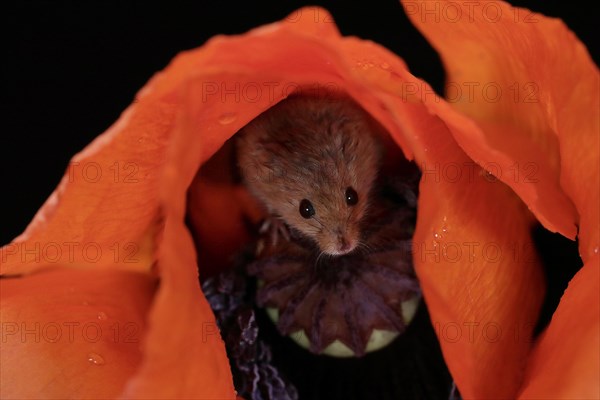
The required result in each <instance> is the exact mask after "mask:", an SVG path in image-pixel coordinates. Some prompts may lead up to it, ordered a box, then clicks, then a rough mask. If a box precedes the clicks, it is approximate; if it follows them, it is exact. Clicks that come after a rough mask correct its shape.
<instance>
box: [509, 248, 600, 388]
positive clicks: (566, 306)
mask: <svg viewBox="0 0 600 400" xmlns="http://www.w3.org/2000/svg"><path fill="white" fill-rule="evenodd" d="M599 271H600V261H599V256H598V255H596V256H594V257H592V258H591V259H590V260H589V261H588V262H587V263H586V264H585V265H584V266H583V268H582V269H581V270H580V271H579V272H578V273H577V274H576V275H575V277H574V278H573V279H572V280H571V282H570V283H569V287H568V288H567V290H565V293H564V295H563V297H562V299H561V301H560V304H559V306H558V308H557V310H556V312H555V313H554V315H553V317H552V322H551V323H550V326H549V327H548V329H547V330H546V331H545V332H544V333H543V335H542V336H541V338H540V340H539V341H538V343H537V345H536V348H535V350H534V351H533V352H532V355H531V359H530V361H529V365H528V369H527V375H526V379H525V383H524V390H523V392H522V393H521V395H520V396H519V398H521V399H548V398H554V399H598V398H600V382H599V381H598V377H599V376H600V358H599V357H598V355H599V354H600V274H599Z"/></svg>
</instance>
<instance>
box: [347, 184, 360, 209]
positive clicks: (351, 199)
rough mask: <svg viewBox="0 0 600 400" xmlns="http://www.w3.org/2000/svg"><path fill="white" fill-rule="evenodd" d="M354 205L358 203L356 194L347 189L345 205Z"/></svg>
mask: <svg viewBox="0 0 600 400" xmlns="http://www.w3.org/2000/svg"><path fill="white" fill-rule="evenodd" d="M356 203H358V193H356V190H354V189H352V187H348V188H347V189H346V204H348V205H349V206H354V205H356Z"/></svg>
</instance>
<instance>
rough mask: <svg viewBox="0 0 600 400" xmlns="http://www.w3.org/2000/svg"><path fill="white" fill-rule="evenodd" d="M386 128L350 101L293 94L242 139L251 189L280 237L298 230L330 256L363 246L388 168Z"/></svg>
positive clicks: (244, 169)
mask: <svg viewBox="0 0 600 400" xmlns="http://www.w3.org/2000/svg"><path fill="white" fill-rule="evenodd" d="M378 127H379V125H378V124H377V123H376V122H375V121H374V120H373V118H372V117H371V116H370V115H369V114H368V113H367V112H366V111H365V110H363V109H362V108H361V107H360V106H359V105H358V104H356V103H355V102H354V101H353V100H351V99H350V98H349V97H347V96H344V95H341V94H337V93H336V94H327V95H321V96H308V95H292V96H290V97H288V98H287V99H285V100H283V101H281V102H279V103H278V104H276V105H275V106H273V107H271V108H270V109H268V110H267V111H265V112H264V113H263V114H261V115H259V116H258V117H257V118H255V119H254V120H253V121H251V122H250V123H248V125H246V126H245V127H244V128H242V130H241V131H240V132H239V134H238V135H237V137H236V139H238V140H237V144H236V146H237V156H238V163H239V166H240V170H241V174H242V178H243V180H244V183H245V184H246V186H247V188H248V189H249V191H250V192H251V193H252V194H253V195H254V196H255V197H256V198H257V199H258V200H259V201H260V202H261V203H262V204H263V205H264V207H265V208H266V211H267V212H268V214H269V218H268V219H267V226H268V227H269V229H271V231H272V232H273V231H274V233H275V240H277V232H282V233H283V236H284V237H286V236H287V235H286V232H287V229H288V228H289V229H292V230H296V231H297V232H300V233H301V234H303V235H304V236H306V237H308V238H310V239H312V241H313V242H314V243H315V244H316V245H317V246H318V248H319V250H320V251H321V253H322V254H323V253H324V254H328V255H332V256H339V255H344V254H348V253H350V252H352V251H353V250H355V249H356V248H357V247H359V246H361V240H362V238H361V234H362V227H361V222H362V221H363V217H364V216H365V215H366V214H367V213H368V212H369V206H370V197H371V195H372V191H373V186H374V184H375V181H376V179H377V175H378V170H379V168H380V166H381V163H382V158H383V156H382V145H381V142H380V140H379V139H378V136H377V133H376V132H377V130H378Z"/></svg>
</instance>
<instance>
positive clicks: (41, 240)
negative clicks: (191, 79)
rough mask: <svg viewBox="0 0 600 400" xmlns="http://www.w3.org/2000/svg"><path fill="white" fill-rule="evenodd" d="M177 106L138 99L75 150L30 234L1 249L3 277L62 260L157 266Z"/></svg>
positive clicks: (128, 266) (138, 267)
mask: <svg viewBox="0 0 600 400" xmlns="http://www.w3.org/2000/svg"><path fill="white" fill-rule="evenodd" d="M174 111H175V110H174V108H173V107H172V106H169V104H161V103H157V102H154V103H152V102H148V103H144V104H133V105H131V106H130V107H129V108H128V109H127V110H125V111H124V112H123V114H122V116H121V118H120V119H119V120H118V121H117V122H116V123H115V124H113V126H112V127H111V128H109V130H108V131H107V132H105V133H104V134H102V135H101V136H99V137H98V138H97V139H96V140H94V142H92V143H91V144H90V145H88V146H87V147H86V148H85V149H84V150H83V151H81V152H80V153H79V154H77V155H75V156H74V157H73V159H72V160H71V162H70V163H69V166H68V168H67V170H66V172H65V175H64V176H63V178H62V180H61V182H60V184H59V186H58V187H57V188H56V189H55V191H54V192H53V193H52V195H51V196H50V197H49V198H48V200H47V201H46V202H45V204H44V205H43V206H42V208H41V209H40V210H39V211H38V212H37V214H36V215H35V217H34V219H33V221H32V222H31V223H30V224H29V226H28V227H27V229H26V230H25V232H24V233H23V234H21V235H20V236H19V237H17V238H16V239H15V240H14V241H13V242H12V243H10V244H8V245H6V246H4V247H2V248H1V249H0V274H1V275H14V274H24V273H28V272H32V271H36V270H38V269H42V268H43V269H47V268H53V267H56V266H57V265H61V264H62V265H68V266H69V267H84V268H88V269H89V268H96V269H102V268H119V269H126V270H135V271H149V270H150V267H151V265H152V263H153V261H154V255H153V249H152V246H153V245H154V244H153V238H152V233H153V231H154V225H155V224H156V218H157V214H158V186H159V185H158V181H159V177H160V172H161V168H160V166H161V164H162V162H163V160H164V158H165V151H166V146H167V143H168V135H169V133H170V131H169V129H170V126H171V124H172V121H173V118H174Z"/></svg>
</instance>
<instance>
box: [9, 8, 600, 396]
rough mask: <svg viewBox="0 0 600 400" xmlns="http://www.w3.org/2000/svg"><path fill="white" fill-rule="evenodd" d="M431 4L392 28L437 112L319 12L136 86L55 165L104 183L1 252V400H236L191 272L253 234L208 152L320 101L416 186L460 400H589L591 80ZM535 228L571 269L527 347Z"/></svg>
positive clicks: (593, 189) (246, 206)
mask: <svg viewBox="0 0 600 400" xmlns="http://www.w3.org/2000/svg"><path fill="white" fill-rule="evenodd" d="M430 4H431V2H426V1H414V2H413V1H405V2H404V7H405V9H406V11H407V14H408V15H409V17H411V19H412V21H413V23H414V24H415V25H416V26H417V27H418V28H419V29H420V30H421V31H422V32H423V34H424V35H425V37H426V38H427V39H428V40H429V41H430V42H431V44H432V45H433V46H434V47H435V48H436V49H437V51H438V52H439V53H440V55H441V57H442V59H443V62H444V64H445V67H446V70H447V74H448V85H447V94H446V100H444V99H442V98H440V97H438V96H436V95H435V93H433V91H432V90H431V88H430V86H429V85H428V84H427V83H425V82H423V81H422V80H420V79H418V78H416V77H414V76H413V75H411V74H410V73H409V72H408V70H407V68H406V66H405V64H404V63H403V62H402V61H401V60H400V59H399V58H398V57H397V56H396V55H394V54H392V53H391V52H389V51H388V50H386V49H385V48H383V47H381V46H379V45H377V44H375V43H372V42H368V41H363V40H360V39H357V38H353V37H342V36H341V35H340V34H339V33H338V32H337V30H336V28H335V25H334V24H332V23H331V17H330V16H329V15H328V14H327V13H326V11H324V10H322V9H318V8H304V9H301V10H299V11H298V12H297V13H295V14H293V15H292V16H290V17H289V18H287V19H285V20H284V21H282V22H279V23H275V24H272V25H268V26H264V27H261V28H257V29H254V30H252V31H250V32H248V33H247V34H244V35H240V36H232V37H215V38H213V39H212V40H210V41H209V42H207V43H206V44H205V45H204V46H202V47H201V48H198V49H195V50H190V51H186V52H184V53H181V54H180V55H178V56H177V57H176V58H175V59H174V60H173V61H172V62H171V64H170V65H169V66H168V67H167V68H166V69H165V70H164V71H162V72H161V73H159V74H157V75H156V76H154V77H153V78H152V79H151V80H150V82H149V83H148V84H147V85H146V86H145V87H144V88H143V89H142V90H141V91H140V92H139V93H138V96H137V98H136V101H135V102H134V103H133V104H132V105H131V106H130V107H128V108H127V109H126V110H125V112H124V113H123V114H122V116H121V117H120V118H119V120H118V121H117V122H116V123H115V124H114V125H113V126H112V127H111V128H110V129H109V130H108V131H107V132H105V133H104V134H102V135H101V136H100V137H98V138H97V139H96V140H95V141H94V142H92V143H91V144H90V145H89V146H88V147H86V148H85V149H84V150H83V151H82V152H81V153H79V154H77V155H76V156H75V157H74V158H73V162H72V163H71V165H73V166H82V167H83V168H88V170H89V171H90V172H94V171H104V172H106V171H111V173H110V174H108V173H104V174H95V175H89V176H87V179H79V178H77V176H78V175H76V176H74V175H73V174H72V173H71V172H72V171H70V170H68V171H67V172H66V174H65V176H64V177H63V179H62V181H61V182H60V184H59V186H58V187H57V189H56V190H55V191H54V193H53V194H52V195H51V197H50V198H49V199H48V201H47V202H46V203H45V204H44V206H43V207H42V208H41V209H40V211H39V212H38V213H37V214H36V216H35V217H34V219H33V221H32V222H31V224H30V225H29V226H28V227H27V229H26V230H25V232H24V233H23V234H21V235H20V236H19V237H17V238H16V239H15V240H14V241H13V242H12V243H10V244H8V245H6V246H4V247H3V248H2V249H1V252H0V256H1V259H0V262H1V265H0V273H1V274H2V278H3V279H1V280H0V285H1V289H2V291H1V295H2V305H1V309H2V313H1V318H2V321H1V322H2V340H1V343H0V345H1V346H2V352H1V357H2V358H1V365H2V374H1V379H2V381H1V387H2V396H3V397H6V398H38V397H48V398H65V397H77V398H100V397H101V398H106V397H118V396H121V397H127V398H129V397H135V398H149V397H152V398H232V399H233V398H235V397H236V393H235V390H234V387H233V381H232V375H231V371H230V367H229V362H228V359H227V355H226V352H225V346H224V343H223V341H222V340H221V337H220V335H219V331H218V329H217V327H216V324H215V316H214V314H213V312H212V310H211V308H210V307H209V304H208V302H207V300H206V298H205V297H204V295H203V292H202V291H201V288H200V284H199V281H198V271H199V272H200V274H207V273H209V272H211V270H212V272H215V271H218V270H220V269H222V268H224V267H225V265H226V264H227V260H226V259H225V256H224V255H227V254H231V253H233V252H235V251H236V250H237V249H239V248H240V247H241V246H242V245H243V244H244V243H246V242H247V241H248V240H249V237H248V235H247V234H246V230H245V229H244V222H243V221H244V220H247V219H250V220H257V219H258V218H259V217H260V212H259V211H258V209H257V207H256V205H255V204H254V203H253V202H252V201H251V200H250V198H249V196H248V194H247V193H246V191H245V190H244V189H243V188H242V187H240V186H237V185H235V184H234V183H233V182H232V181H231V180H229V177H228V176H227V175H226V174H222V173H220V171H222V168H220V167H221V166H222V165H224V163H226V162H227V160H223V159H220V158H219V157H220V156H221V155H223V154H226V152H219V150H220V149H222V148H223V146H224V145H225V144H226V141H227V140H228V139H230V138H231V137H232V136H233V135H234V134H235V133H236V132H238V131H239V130H240V128H242V127H243V126H244V125H246V124H247V123H248V122H249V121H251V120H252V119H253V118H255V117H256V116H257V115H259V114H260V113H262V112H263V111H265V110H267V109H268V108H270V107H271V106H273V105H274V104H275V103H277V102H278V101H280V100H282V99H284V98H285V97H286V96H288V95H289V94H290V93H292V92H294V91H297V90H300V89H304V90H305V89H306V88H312V89H315V90H320V89H328V88H335V89H343V90H344V91H345V92H346V93H348V95H349V96H351V97H352V98H353V99H354V100H355V101H356V102H358V103H359V104H360V105H361V106H362V107H363V108H364V109H365V110H366V111H367V112H369V113H370V114H371V115H372V116H373V117H374V118H375V119H376V120H377V121H378V122H379V123H380V124H381V125H382V126H384V127H385V128H386V129H387V131H388V132H389V134H390V137H391V138H392V139H393V140H394V141H395V143H396V144H397V145H398V147H399V148H400V149H401V151H402V153H403V155H404V157H406V158H407V159H409V160H414V161H415V162H416V164H417V165H418V166H419V167H420V169H421V173H422V178H421V182H420V188H419V200H418V209H417V222H416V230H415V233H414V237H413V252H414V256H413V261H414V264H415V269H416V273H417V276H418V278H419V282H420V285H421V288H422V291H423V295H424V300H425V302H426V304H427V306H428V308H429V311H430V314H431V321H432V323H433V324H434V326H436V327H438V329H436V333H437V334H438V339H439V342H440V345H441V347H442V351H443V353H444V358H445V360H446V363H447V365H448V368H449V369H450V372H451V373H452V376H453V378H454V380H455V381H456V383H457V386H458V388H459V390H460V392H461V394H462V395H463V396H464V397H465V398H492V397H493V398H514V397H516V396H520V397H522V398H547V397H557V396H558V397H561V396H562V397H579V398H585V397H587V398H597V397H599V395H600V393H599V388H598V382H597V376H598V374H599V372H600V365H599V364H598V357H597V354H598V353H599V350H600V349H599V341H598V338H599V337H600V336H599V328H600V322H599V315H600V310H599V309H598V306H599V301H598V293H600V290H599V287H598V286H599V281H600V280H599V276H598V258H599V255H598V252H599V250H598V249H599V235H600V233H599V229H598V221H599V218H600V216H599V207H598V201H599V196H598V195H599V190H600V189H599V188H600V185H598V184H597V183H598V170H599V165H598V163H599V161H598V157H599V150H598V149H599V143H598V140H599V139H598V138H599V135H598V132H599V127H598V121H599V120H600V119H599V118H598V110H599V109H600V108H599V105H600V104H599V94H598V70H597V67H596V66H595V65H594V63H593V62H592V60H591V59H590V57H589V55H588V53H587V51H586V49H585V48H584V46H583V45H582V44H581V43H580V42H579V41H578V40H577V39H576V38H575V37H574V35H573V34H572V33H571V32H570V31H569V30H568V29H567V28H566V27H565V26H564V24H563V23H562V22H561V21H558V20H554V19H550V18H546V17H544V16H541V15H538V14H534V13H530V12H529V11H527V10H524V9H517V8H512V7H510V6H509V5H508V4H506V3H502V2H493V3H489V4H490V5H491V4H493V7H494V10H489V7H490V6H489V5H488V10H487V11H488V12H490V13H491V12H492V11H495V12H496V13H495V14H489V13H486V14H484V13H480V12H476V11H477V10H476V9H473V5H472V4H467V3H465V4H461V3H456V2H448V1H439V2H435V6H436V7H438V10H442V9H445V10H446V11H447V12H448V13H450V14H445V15H446V17H445V18H441V19H436V18H430V17H431V12H430V10H429V9H428V8H427V7H428V6H429V5H430ZM435 12H436V11H435V9H434V13H435ZM438 12H441V11H438ZM315 16H317V17H316V18H315ZM515 16H518V18H515ZM515 84H516V86H515ZM478 87H480V88H481V89H482V90H469V88H472V89H475V88H478ZM511 89H512V92H511ZM508 93H510V96H509V95H507V94H508ZM515 100H516V101H515ZM527 100H535V101H527ZM116 160H118V161H122V160H126V161H124V164H123V165H121V164H119V165H118V168H117V169H116V171H117V172H122V174H119V175H118V179H115V176H116V175H114V173H115V170H114V165H115V164H114V163H115V161H116ZM111 167H113V169H111ZM200 167H202V169H200ZM199 170H200V173H199V174H198V171H199ZM536 220H537V221H539V222H540V223H541V224H542V225H543V226H544V227H546V228H547V229H548V230H551V231H554V232H559V233H561V234H563V235H564V236H566V237H568V238H570V239H576V238H577V239H578V241H579V252H580V255H581V259H582V261H583V263H584V266H583V268H582V269H581V270H580V271H579V272H578V273H577V275H576V276H575V277H574V278H573V280H572V281H571V283H570V284H569V288H568V289H567V290H566V291H565V294H564V296H563V298H562V299H561V303H560V305H559V306H558V308H557V310H556V312H555V313H554V315H553V318H552V321H551V323H550V324H549V326H548V328H547V329H546V330H545V331H544V332H543V333H542V334H541V335H540V336H539V337H538V338H537V339H536V340H535V341H534V342H533V341H532V339H531V338H532V332H533V326H534V324H535V323H536V321H537V316H538V313H539V308H540V304H541V301H542V298H543V294H544V283H543V276H542V271H541V265H540V260H539V257H538V256H537V255H536V253H535V252H533V251H532V249H533V242H532V238H531V233H530V231H531V226H532V224H533V223H534V222H535V221H536ZM186 221H188V223H189V225H188V224H186ZM188 226H190V227H191V229H190V228H188ZM191 231H193V232H194V236H192V233H191Z"/></svg>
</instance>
